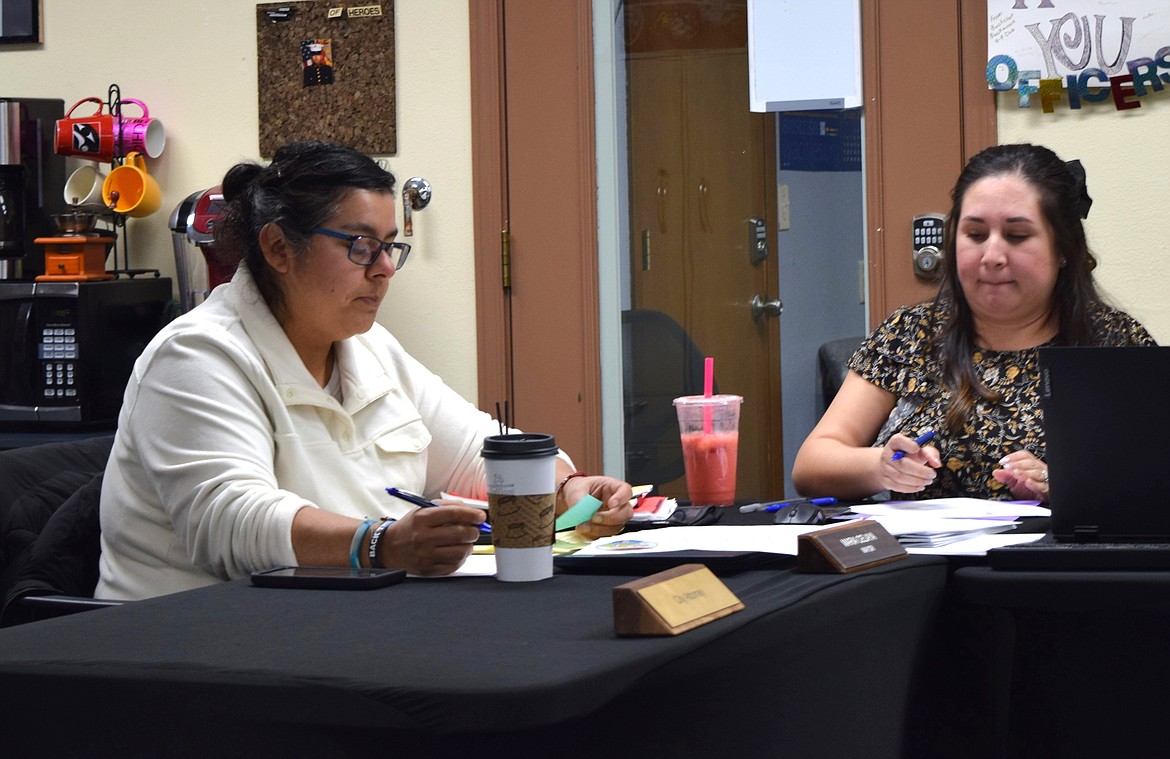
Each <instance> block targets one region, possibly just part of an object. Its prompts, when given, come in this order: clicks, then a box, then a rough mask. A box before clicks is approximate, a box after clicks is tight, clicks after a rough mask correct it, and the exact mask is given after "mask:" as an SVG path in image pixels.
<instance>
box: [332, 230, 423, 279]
mask: <svg viewBox="0 0 1170 759" xmlns="http://www.w3.org/2000/svg"><path fill="white" fill-rule="evenodd" d="M309 231H310V232H316V233H317V234H319V235H326V236H327V237H336V238H337V239H338V240H345V241H346V242H348V243H349V253H348V254H347V255H348V256H349V260H350V261H353V262H354V263H355V264H357V265H358V266H372V265H373V263H374V262H375V261H377V260H378V255H379V254H380V253H382V252H385V253H386V256H387V257H389V259H390V263H392V264H394V270H395V271H397V270H399V269H401V268H402V267H403V266H404V265H405V264H406V257H407V256H408V255H410V243H408V242H382V241H381V240H379V239H378V238H376V237H368V236H366V235H347V234H345V233H344V232H337V231H335V230H332V229H325V228H324V227H313V228H312V229H310V230H309Z"/></svg>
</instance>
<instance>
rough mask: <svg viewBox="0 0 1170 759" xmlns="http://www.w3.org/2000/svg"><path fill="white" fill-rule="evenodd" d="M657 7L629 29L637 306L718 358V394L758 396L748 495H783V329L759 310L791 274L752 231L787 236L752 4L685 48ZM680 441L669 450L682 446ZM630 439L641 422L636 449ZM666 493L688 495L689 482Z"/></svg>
mask: <svg viewBox="0 0 1170 759" xmlns="http://www.w3.org/2000/svg"><path fill="white" fill-rule="evenodd" d="M645 5H646V4H644V3H633V4H632V5H631V7H630V9H629V10H628V12H629V13H630V14H631V15H630V16H629V19H630V21H636V22H637V23H630V24H628V25H627V30H628V34H627V46H628V50H629V55H628V57H627V60H626V72H627V81H628V113H629V131H628V138H629V142H628V144H629V156H628V160H629V166H630V186H629V197H630V232H631V240H630V250H631V256H630V282H631V301H632V303H631V304H632V307H633V308H634V309H636V310H639V311H656V312H660V313H663V314H666V315H668V316H669V317H671V318H672V319H673V320H674V321H675V322H676V323H677V324H679V325H680V326H681V327H682V329H683V330H684V331H685V333H686V335H687V336H688V337H689V338H690V339H691V340H693V341H694V343H695V344H696V345H697V347H698V349H699V351H701V353H702V354H703V355H706V356H711V357H713V358H714V360H715V378H716V383H717V386H718V390H719V391H720V392H723V393H732V394H736V395H742V396H743V397H744V408H743V413H742V414H741V419H740V437H739V441H740V442H739V464H738V482H737V496H738V497H740V498H753V499H754V498H765V497H768V495H769V494H776V493H779V492H782V488H783V472H782V467H781V464H780V462H781V461H782V451H781V447H780V446H781V434H780V431H781V429H782V426H781V419H780V404H779V397H780V396H779V389H780V388H779V369H780V364H779V338H778V330H777V329H776V321H775V319H774V318H769V317H761V318H760V319H759V320H758V321H757V320H755V319H753V317H752V309H751V305H750V303H751V301H752V298H753V296H758V297H759V298H760V299H761V300H769V299H771V298H774V297H775V293H776V282H777V275H776V266H775V263H774V257H768V258H763V259H762V260H758V259H756V258H754V257H753V249H754V245H752V244H751V240H752V237H751V232H752V230H753V229H754V228H755V227H754V226H753V221H752V220H759V223H760V224H763V225H764V226H765V227H766V228H769V229H772V230H774V229H775V226H774V223H773V224H772V225H771V226H770V227H769V226H768V225H767V221H768V220H769V219H770V216H771V214H770V213H769V211H770V208H769V204H768V198H769V197H770V192H769V187H768V179H767V177H768V172H767V168H768V166H769V165H770V158H769V156H770V153H772V152H773V151H772V150H770V145H771V143H770V141H769V140H768V139H767V137H766V136H765V135H766V134H768V133H769V132H768V125H770V124H771V123H772V119H770V118H769V117H765V116H764V115H762V114H753V113H751V112H750V111H749V110H748V92H747V48H746V44H747V31H746V26H745V25H738V24H736V23H731V24H727V23H722V21H724V20H726V19H728V18H731V19H736V18H737V17H736V13H735V12H736V11H738V12H739V13H740V14H744V13H746V6H745V3H744V2H742V0H738V1H737V0H729V2H726V3H722V4H721V6H720V9H721V13H720V14H719V15H718V19H717V20H714V21H712V20H703V19H700V20H698V21H697V22H696V23H695V26H694V28H695V30H696V34H694V35H690V36H685V37H683V38H681V39H679V40H678V41H677V45H675V44H672V43H675V42H676V39H675V38H671V37H668V36H666V35H658V36H656V37H655V36H652V35H646V34H644V32H645V23H644V22H645V19H644V18H643V17H641V16H639V13H640V12H641V11H642V10H643V8H642V7H641V6H645ZM740 18H742V17H740ZM704 34H707V35H708V37H707V39H706V40H704V39H703V35H704ZM647 39H649V41H646V40H647ZM773 250H774V247H773ZM626 390H627V395H633V396H636V397H638V398H640V399H641V400H642V402H643V403H657V404H669V402H670V399H669V397H663V395H662V394H661V393H655V392H654V391H653V389H643V388H638V387H633V388H626ZM642 413H646V412H645V411H643V412H642ZM666 413H671V412H670V411H669V408H667V409H666ZM658 416H661V414H658ZM670 437H671V436H670V435H669V434H668V435H666V437H665V439H664V440H663V441H662V443H660V444H661V445H670V444H671V443H672V442H673V443H674V444H675V445H677V442H676V441H674V440H671V439H670ZM674 437H677V432H675V433H674ZM630 438H631V427H630V426H627V447H628V448H630V447H631V446H630ZM639 442H641V441H639ZM636 453H637V452H636V451H631V452H630V455H634V454H636ZM654 484H657V485H658V486H659V490H660V492H662V493H664V494H667V495H678V496H684V497H685V495H686V486H685V482H684V481H683V479H682V478H681V477H680V478H677V479H675V480H673V481H671V482H666V483H662V482H658V483H654Z"/></svg>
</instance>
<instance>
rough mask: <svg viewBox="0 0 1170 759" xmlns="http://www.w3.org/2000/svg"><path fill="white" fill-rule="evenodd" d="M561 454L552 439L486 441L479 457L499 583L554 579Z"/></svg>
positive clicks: (492, 438)
mask: <svg viewBox="0 0 1170 759" xmlns="http://www.w3.org/2000/svg"><path fill="white" fill-rule="evenodd" d="M557 450H558V449H557V441H556V439H555V438H553V436H552V435H541V434H527V433H517V434H513V435H491V436H489V437H486V438H484V441H483V450H482V451H481V452H480V455H481V456H483V460H484V467H485V468H486V470H487V490H488V514H489V520H490V521H491V524H492V545H493V546H494V549H495V555H496V579H498V580H502V581H504V582H529V581H532V580H544V579H546V578H549V577H552V569H553V566H552V546H553V533H554V530H553V524H554V523H555V521H556V471H557V466H556V464H557V459H556V455H557Z"/></svg>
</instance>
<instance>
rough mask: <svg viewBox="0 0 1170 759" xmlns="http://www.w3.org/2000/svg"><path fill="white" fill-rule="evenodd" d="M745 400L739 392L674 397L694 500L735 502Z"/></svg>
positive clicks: (701, 502)
mask: <svg viewBox="0 0 1170 759" xmlns="http://www.w3.org/2000/svg"><path fill="white" fill-rule="evenodd" d="M742 403H743V397H742V396H739V395H686V396H683V397H681V398H675V399H674V407H675V409H676V410H677V411H678V429H679V434H680V435H681V437H682V451H683V464H684V467H685V469H686V475H687V495H688V497H689V498H690V501H691V503H692V504H695V505H704V506H731V505H732V504H733V503H734V502H735V468H736V456H737V454H738V452H739V408H740V405H741V404H742Z"/></svg>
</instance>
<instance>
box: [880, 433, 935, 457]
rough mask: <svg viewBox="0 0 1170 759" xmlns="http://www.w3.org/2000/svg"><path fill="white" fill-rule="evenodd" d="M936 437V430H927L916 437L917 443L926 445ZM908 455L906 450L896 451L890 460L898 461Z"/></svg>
mask: <svg viewBox="0 0 1170 759" xmlns="http://www.w3.org/2000/svg"><path fill="white" fill-rule="evenodd" d="M932 439H934V430H927V431H926V432H923V433H922V434H921V435H919V436H918V437H916V438H914V444H915V445H925V444H926V443H928V442H929V441H931V440H932ZM905 455H906V452H905V451H894V455H893V456H892V457H890V461H897V460H899V459H901V458H902V457H904V456H905Z"/></svg>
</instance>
